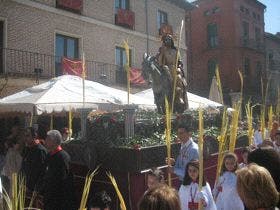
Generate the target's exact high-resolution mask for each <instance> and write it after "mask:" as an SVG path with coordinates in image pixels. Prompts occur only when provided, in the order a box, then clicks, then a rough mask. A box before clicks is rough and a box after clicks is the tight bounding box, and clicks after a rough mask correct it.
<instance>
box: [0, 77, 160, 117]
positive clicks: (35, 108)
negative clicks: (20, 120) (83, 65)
mask: <svg viewBox="0 0 280 210" xmlns="http://www.w3.org/2000/svg"><path fill="white" fill-rule="evenodd" d="M126 104H127V92H126V91H122V90H118V89H114V88H111V87H107V86H105V85H102V84H100V83H97V82H93V81H89V80H85V104H84V106H83V85H82V78H80V77H78V76H72V75H63V76H60V77H57V78H54V79H51V80H50V81H48V82H45V83H42V84H40V85H37V86H34V87H31V88H27V89H25V90H23V91H21V92H18V93H16V94H13V95H10V96H7V97H5V98H2V99H0V113H1V112H2V113H3V112H26V113H34V114H37V115H40V114H43V113H52V112H61V111H69V110H70V109H71V110H76V109H80V108H92V109H93V110H104V111H113V110H119V109H121V108H122V107H123V106H124V105H126ZM130 104H135V105H139V107H145V108H151V109H154V108H155V105H154V104H153V102H152V103H151V101H150V100H148V99H143V98H141V97H138V96H135V95H132V94H130Z"/></svg>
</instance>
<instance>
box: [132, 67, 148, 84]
mask: <svg viewBox="0 0 280 210" xmlns="http://www.w3.org/2000/svg"><path fill="white" fill-rule="evenodd" d="M141 73H142V71H141V70H140V69H136V68H130V82H131V84H134V85H143V84H146V81H145V80H144V78H143V77H142V75H141Z"/></svg>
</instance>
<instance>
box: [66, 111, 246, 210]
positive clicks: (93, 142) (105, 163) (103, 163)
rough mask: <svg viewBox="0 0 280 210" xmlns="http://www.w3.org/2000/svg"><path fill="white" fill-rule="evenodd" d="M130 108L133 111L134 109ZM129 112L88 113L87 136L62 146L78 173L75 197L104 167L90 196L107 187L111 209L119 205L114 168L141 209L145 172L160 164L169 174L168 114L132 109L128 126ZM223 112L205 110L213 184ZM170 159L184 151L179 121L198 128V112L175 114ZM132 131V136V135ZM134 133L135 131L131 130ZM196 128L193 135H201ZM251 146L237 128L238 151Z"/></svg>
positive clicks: (129, 203)
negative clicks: (178, 133)
mask: <svg viewBox="0 0 280 210" xmlns="http://www.w3.org/2000/svg"><path fill="white" fill-rule="evenodd" d="M130 111H131V110H130ZM127 114H128V113H127V110H126V109H125V110H124V111H121V112H115V113H105V114H101V115H94V114H93V115H91V114H89V116H88V120H87V133H86V136H85V138H84V139H80V140H73V141H71V142H69V143H66V144H64V145H63V147H64V149H65V150H66V151H67V152H68V153H69V154H70V155H71V158H72V170H73V172H74V175H75V185H76V189H77V197H78V198H80V197H81V193H82V191H83V187H84V181H85V177H86V175H87V174H89V173H90V172H91V171H93V170H94V169H95V168H96V167H98V166H100V168H99V172H98V174H97V175H95V177H94V179H93V182H92V185H91V192H90V195H89V196H91V195H92V193H94V192H98V191H100V190H106V191H107V192H108V193H109V195H110V196H111V197H112V200H113V206H112V208H113V209H119V208H120V207H119V200H118V197H117V195H116V192H115V189H114V187H113V185H112V183H111V182H110V179H109V178H108V177H107V175H106V172H111V174H112V175H113V176H114V177H115V179H116V182H117V184H118V186H119V189H120V191H121V193H122V195H123V197H124V200H125V203H126V207H127V209H131V210H134V209H137V203H138V201H139V199H140V198H141V196H142V195H143V193H144V192H145V191H146V189H147V187H146V186H147V183H146V181H147V172H148V170H149V169H151V168H153V167H160V168H161V169H162V170H163V171H164V172H165V174H166V177H167V173H166V168H167V166H166V163H165V158H166V157H167V152H166V145H165V136H164V129H165V116H164V115H160V114H158V113H156V112H154V111H143V110H142V111H141V110H137V109H136V110H135V112H134V111H133V112H132V115H131V116H130V117H131V120H132V121H133V123H132V122H131V121H130V122H129V123H131V125H133V124H134V123H135V124H134V126H132V127H131V126H129V127H130V128H127V125H126V120H127ZM221 115H222V114H221V112H218V113H211V112H209V113H208V112H204V126H205V136H204V173H205V175H206V177H207V179H208V181H209V182H210V184H211V185H213V184H214V180H215V177H216V168H217V159H218V154H217V152H218V147H219V143H218V141H217V139H216V137H217V136H218V135H219V132H220V129H219V128H220V125H221V117H222V116H221ZM172 118H173V119H172V127H173V129H172V135H171V136H172V146H171V152H172V155H171V156H172V157H176V156H177V155H178V153H179V150H180V143H178V142H176V141H175V139H176V135H175V132H176V125H177V124H178V123H186V124H188V125H190V126H191V127H192V128H193V130H194V131H197V128H198V111H196V110H193V111H186V112H184V113H183V114H180V115H174V116H173V117H172ZM129 132H132V133H133V135H132V136H128V135H129ZM130 134H131V133H130ZM197 135H198V133H197V132H194V134H193V136H194V139H197ZM245 145H248V138H247V136H245V131H242V129H239V131H238V140H237V142H236V152H237V153H238V152H239V148H241V147H243V146H245ZM172 185H173V186H174V187H175V188H178V187H179V182H178V178H177V177H176V176H175V175H174V176H172Z"/></svg>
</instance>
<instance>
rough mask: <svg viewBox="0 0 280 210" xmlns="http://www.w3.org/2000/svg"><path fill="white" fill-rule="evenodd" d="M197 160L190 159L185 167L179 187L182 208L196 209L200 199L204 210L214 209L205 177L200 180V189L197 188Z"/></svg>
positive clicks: (187, 209)
mask: <svg viewBox="0 0 280 210" xmlns="http://www.w3.org/2000/svg"><path fill="white" fill-rule="evenodd" d="M198 179H199V162H198V160H192V161H190V162H189V163H188V164H187V166H186V169H185V177H184V180H183V184H182V185H181V187H180V189H179V197H180V201H181V208H182V210H197V209H198V203H199V201H201V204H202V206H203V207H204V208H203V209H204V210H216V205H215V202H214V199H213V196H212V194H211V189H210V186H209V184H208V183H207V182H205V179H204V178H203V180H202V190H201V192H199V190H198Z"/></svg>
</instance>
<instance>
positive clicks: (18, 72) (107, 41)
mask: <svg viewBox="0 0 280 210" xmlns="http://www.w3.org/2000/svg"><path fill="white" fill-rule="evenodd" d="M188 6H189V4H188V3H187V2H185V1H183V0H176V1H168V0H153V1H148V0H143V1H139V0H76V1H70V0H2V1H0V49H1V53H0V74H1V75H2V76H3V75H5V78H6V79H2V80H1V83H3V84H4V83H5V81H8V82H7V85H6V86H5V88H3V90H2V93H1V95H0V97H3V96H5V95H8V94H11V93H12V92H15V91H18V90H20V89H22V88H24V87H26V86H32V85H34V79H29V76H31V77H36V76H37V75H38V76H39V77H40V78H46V79H48V78H51V77H54V76H59V75H61V74H62V69H61V59H62V57H67V58H70V59H81V58H82V55H83V53H84V55H85V60H86V68H87V78H88V79H90V80H94V81H101V82H104V83H105V84H108V85H111V86H118V87H121V86H122V85H123V84H124V83H126V81H125V78H126V76H125V71H124V68H123V65H124V64H125V63H126V54H125V51H124V48H123V41H124V40H126V41H127V42H128V44H129V47H130V55H129V57H130V65H131V66H132V67H135V68H139V69H140V68H141V62H142V59H143V54H144V53H145V52H149V53H151V54H156V53H157V51H158V48H159V47H160V45H161V39H160V33H162V29H163V28H168V30H171V31H173V32H174V34H175V35H176V33H177V31H178V30H179V27H180V23H181V20H182V19H184V17H185V9H187V8H188ZM181 41H182V43H184V42H185V37H184V36H183V37H182V40H181ZM180 53H181V55H182V57H183V60H184V61H185V60H186V59H185V58H186V47H185V45H183V44H182V45H181V49H180ZM14 76H17V80H16V81H15V82H13V81H14ZM7 78H8V79H7ZM4 80H5V81H4ZM19 80H20V82H19ZM37 82H38V81H37ZM12 83H13V84H12ZM19 83H21V84H24V85H21V86H20V85H19Z"/></svg>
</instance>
